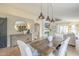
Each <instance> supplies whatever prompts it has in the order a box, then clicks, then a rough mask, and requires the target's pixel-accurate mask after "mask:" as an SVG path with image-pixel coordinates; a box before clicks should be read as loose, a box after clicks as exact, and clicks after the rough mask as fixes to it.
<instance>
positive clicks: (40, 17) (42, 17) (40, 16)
mask: <svg viewBox="0 0 79 59" xmlns="http://www.w3.org/2000/svg"><path fill="white" fill-rule="evenodd" d="M38 18H39V19H44V16H43V13H42V3H41V12H40V15H39V17H38Z"/></svg>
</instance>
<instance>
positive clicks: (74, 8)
mask: <svg viewBox="0 0 79 59" xmlns="http://www.w3.org/2000/svg"><path fill="white" fill-rule="evenodd" d="M52 6H53V12H52ZM40 7H41V3H9V4H1V3H0V13H5V14H10V15H14V16H19V17H24V18H29V19H33V20H35V19H37V18H38V16H39V14H40V11H41V8H40ZM42 9H43V10H42V11H43V14H44V16H45V17H46V16H47V15H49V16H50V18H52V13H53V17H55V18H59V19H73V18H75V19H79V3H50V4H47V3H43V4H42ZM48 10H49V14H47V12H48Z"/></svg>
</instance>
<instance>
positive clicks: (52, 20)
mask: <svg viewBox="0 0 79 59" xmlns="http://www.w3.org/2000/svg"><path fill="white" fill-rule="evenodd" d="M51 5H52V19H51V22H55V20H54V18H53V4H51Z"/></svg>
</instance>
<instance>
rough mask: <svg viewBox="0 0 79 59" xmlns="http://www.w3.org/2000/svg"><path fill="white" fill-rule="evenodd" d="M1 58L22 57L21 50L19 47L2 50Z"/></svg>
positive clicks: (0, 52)
mask: <svg viewBox="0 0 79 59" xmlns="http://www.w3.org/2000/svg"><path fill="white" fill-rule="evenodd" d="M0 56H20V50H19V48H18V47H12V48H1V49H0Z"/></svg>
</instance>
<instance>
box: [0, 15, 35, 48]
mask: <svg viewBox="0 0 79 59" xmlns="http://www.w3.org/2000/svg"><path fill="white" fill-rule="evenodd" d="M0 17H7V46H8V47H9V46H10V35H12V34H17V33H18V32H17V31H16V30H15V27H14V26H15V22H16V20H23V21H25V22H26V23H31V24H33V23H34V21H33V20H30V19H25V18H22V17H17V16H12V15H6V14H0Z"/></svg>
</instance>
